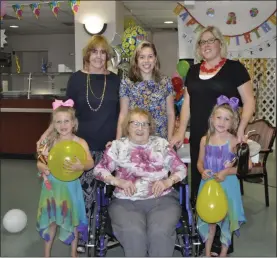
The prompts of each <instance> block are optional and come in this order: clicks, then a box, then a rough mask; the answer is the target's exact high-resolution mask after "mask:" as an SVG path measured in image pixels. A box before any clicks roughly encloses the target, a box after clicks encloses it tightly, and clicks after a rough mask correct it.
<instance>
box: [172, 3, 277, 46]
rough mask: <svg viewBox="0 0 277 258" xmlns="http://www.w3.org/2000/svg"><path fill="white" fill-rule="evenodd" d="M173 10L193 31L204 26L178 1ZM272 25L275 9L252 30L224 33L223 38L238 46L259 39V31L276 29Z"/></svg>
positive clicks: (274, 22) (265, 31) (264, 32)
mask: <svg viewBox="0 0 277 258" xmlns="http://www.w3.org/2000/svg"><path fill="white" fill-rule="evenodd" d="M173 12H174V13H175V14H176V15H177V16H179V18H180V19H181V20H182V21H183V22H184V24H185V26H186V27H190V28H193V32H194V33H197V32H198V31H199V30H201V29H202V28H204V27H205V26H204V25H203V24H201V23H200V22H199V21H198V20H197V19H196V18H195V17H193V16H192V15H191V14H190V12H189V11H188V10H187V8H186V7H184V6H183V5H181V4H179V3H178V5H177V6H176V7H175V9H174V10H173ZM274 26H276V9H275V10H274V12H272V14H271V15H270V16H269V17H268V18H267V19H266V20H265V21H264V22H262V23H261V24H260V25H258V26H257V27H255V28H253V29H252V30H250V31H247V32H244V33H242V34H237V35H224V38H225V40H226V42H227V44H228V45H230V44H231V43H235V45H236V46H240V45H241V44H248V43H251V42H253V41H254V40H255V39H259V38H260V37H261V32H262V33H263V34H266V33H268V32H269V31H271V30H276V28H273V27H274Z"/></svg>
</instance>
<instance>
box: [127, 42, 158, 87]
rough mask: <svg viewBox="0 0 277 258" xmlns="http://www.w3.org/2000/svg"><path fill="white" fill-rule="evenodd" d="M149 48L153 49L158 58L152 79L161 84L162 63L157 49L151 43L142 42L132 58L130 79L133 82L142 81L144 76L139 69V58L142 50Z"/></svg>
mask: <svg viewBox="0 0 277 258" xmlns="http://www.w3.org/2000/svg"><path fill="white" fill-rule="evenodd" d="M146 47H149V48H151V49H152V51H153V53H154V56H155V57H156V63H155V66H154V69H153V73H152V77H153V79H154V81H155V82H160V80H161V73H160V61H159V58H158V54H157V49H156V47H155V45H154V44H153V43H151V42H149V41H142V42H141V43H140V44H139V45H138V46H137V47H136V49H135V51H134V54H133V56H132V58H131V62H130V63H131V65H130V69H129V78H130V80H131V81H133V82H138V81H142V80H143V79H142V76H141V73H140V69H139V67H138V57H139V55H140V53H141V51H142V49H144V48H146Z"/></svg>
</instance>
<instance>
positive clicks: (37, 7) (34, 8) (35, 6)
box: [30, 3, 40, 19]
mask: <svg viewBox="0 0 277 258" xmlns="http://www.w3.org/2000/svg"><path fill="white" fill-rule="evenodd" d="M30 8H31V10H32V12H33V14H34V15H35V17H36V18H37V19H38V17H39V15H40V4H39V3H33V4H30Z"/></svg>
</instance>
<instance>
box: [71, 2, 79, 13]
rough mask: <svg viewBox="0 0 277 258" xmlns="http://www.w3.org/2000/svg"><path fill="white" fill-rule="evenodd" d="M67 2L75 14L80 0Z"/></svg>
mask: <svg viewBox="0 0 277 258" xmlns="http://www.w3.org/2000/svg"><path fill="white" fill-rule="evenodd" d="M68 2H69V5H70V7H71V10H72V12H73V13H74V14H76V13H77V12H78V11H79V6H80V0H69V1H68Z"/></svg>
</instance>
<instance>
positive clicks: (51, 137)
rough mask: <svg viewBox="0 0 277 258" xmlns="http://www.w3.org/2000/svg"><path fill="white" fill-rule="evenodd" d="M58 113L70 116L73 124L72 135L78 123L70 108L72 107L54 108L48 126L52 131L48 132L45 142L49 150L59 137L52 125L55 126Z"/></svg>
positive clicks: (73, 110) (72, 109)
mask: <svg viewBox="0 0 277 258" xmlns="http://www.w3.org/2000/svg"><path fill="white" fill-rule="evenodd" d="M60 112H65V113H68V114H69V115H70V117H71V119H72V121H73V123H74V127H73V130H72V133H76V132H77V130H78V125H79V123H78V119H77V118H76V114H75V113H76V112H75V109H74V108H72V107H64V106H61V107H58V108H56V109H55V110H53V113H52V116H51V122H50V125H51V126H52V128H53V130H52V131H51V132H50V134H49V137H48V140H47V145H48V147H49V149H50V148H52V147H53V145H54V142H55V141H56V140H57V139H58V137H59V134H58V132H57V131H56V129H55V125H54V124H55V117H56V115H57V114H58V113H60Z"/></svg>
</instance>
